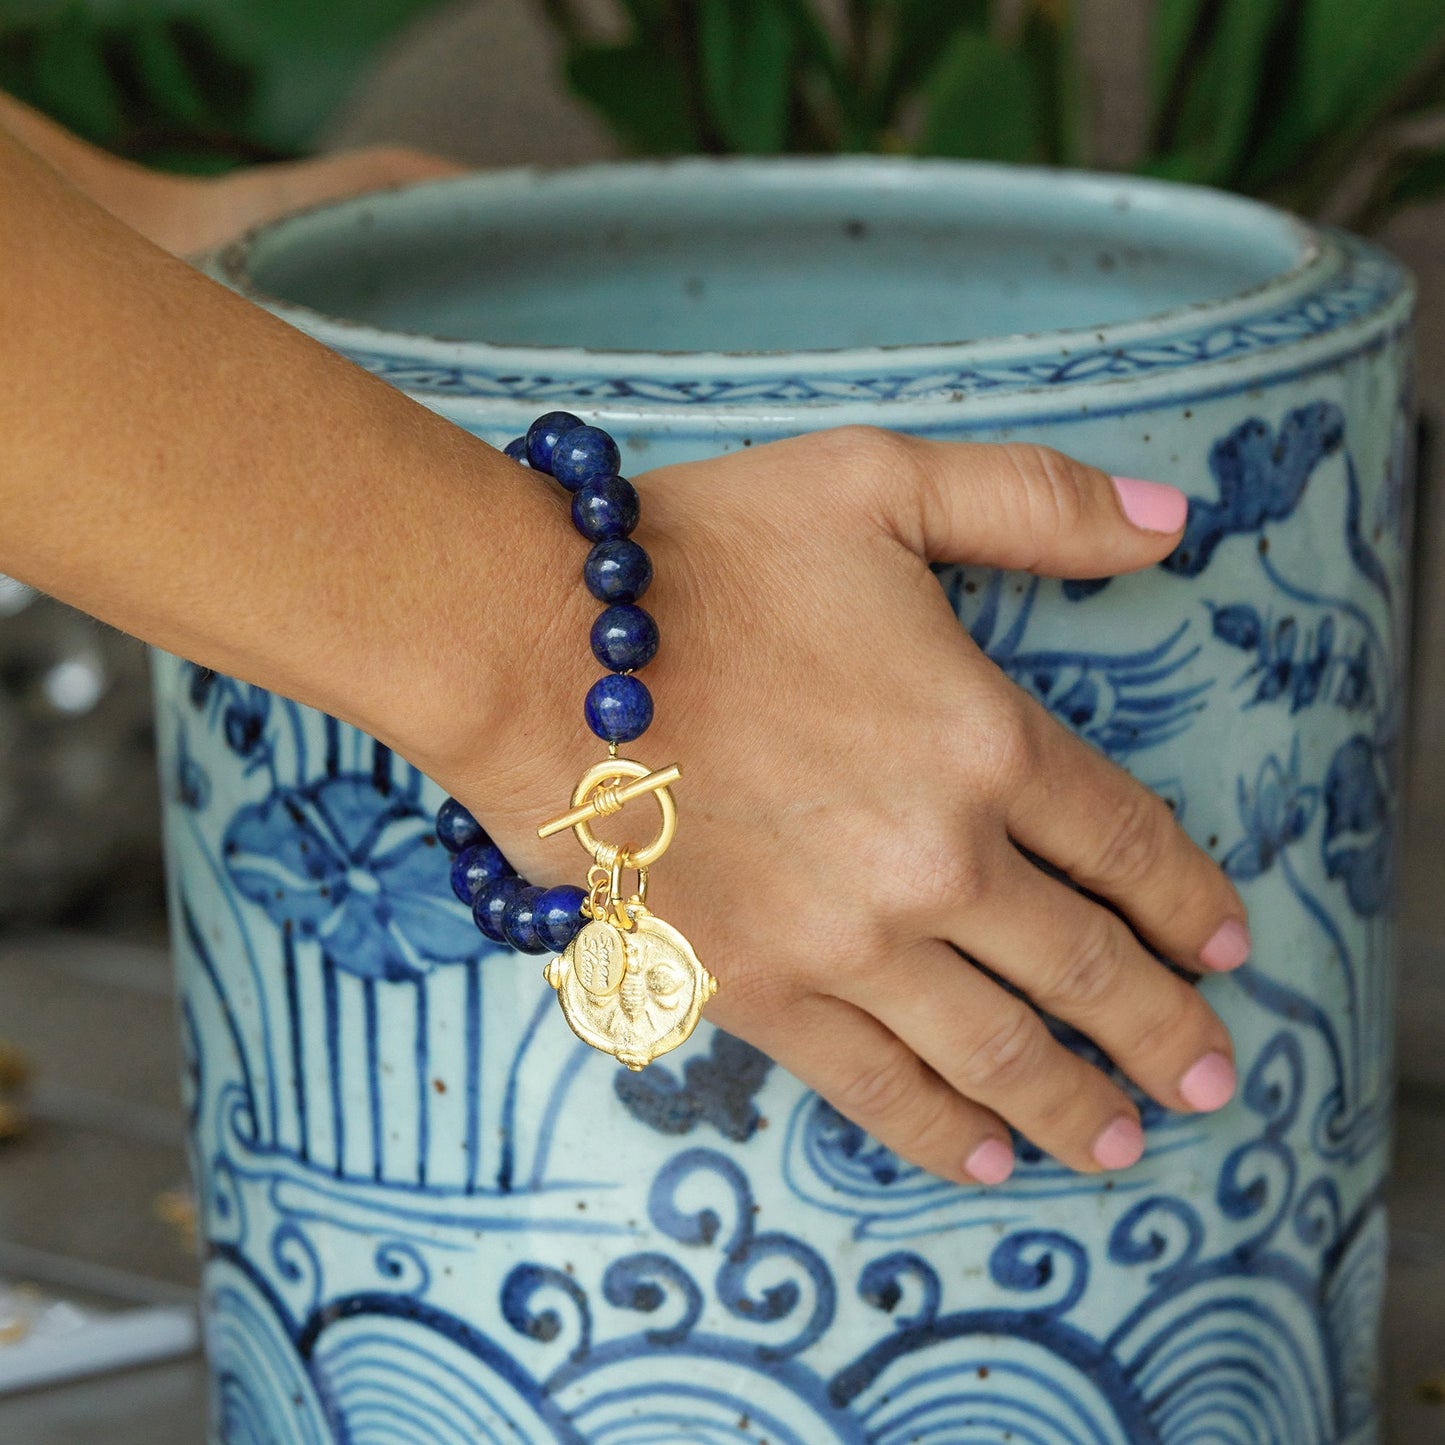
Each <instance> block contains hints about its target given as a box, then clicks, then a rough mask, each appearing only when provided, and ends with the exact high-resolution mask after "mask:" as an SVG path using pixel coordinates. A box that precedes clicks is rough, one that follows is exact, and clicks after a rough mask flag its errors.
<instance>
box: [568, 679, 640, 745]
mask: <svg viewBox="0 0 1445 1445" xmlns="http://www.w3.org/2000/svg"><path fill="white" fill-rule="evenodd" d="M582 711H583V713H584V714H585V715H586V718H587V726H588V727H589V728H591V729H592V731H593V732H594V733H596V734H597V736H598V737H599V738H601V739H602V741H603V742H605V743H626V742H631V741H632V739H633V738H636V737H641V736H642V734H643V733H645V732H646V731H647V728H648V725H649V724H650V723H651V722H652V694H651V693H650V692H648V690H647V684H646V683H645V682H643V681H642V679H641V678H640V677H633V676H632V674H631V673H625V672H609V673H608V674H607V676H606V677H599V678H598V679H597V681H596V682H594V683H593V684H592V686H591V687H589V688H588V689H587V697H586V699H585V700H584V701H583V704H582Z"/></svg>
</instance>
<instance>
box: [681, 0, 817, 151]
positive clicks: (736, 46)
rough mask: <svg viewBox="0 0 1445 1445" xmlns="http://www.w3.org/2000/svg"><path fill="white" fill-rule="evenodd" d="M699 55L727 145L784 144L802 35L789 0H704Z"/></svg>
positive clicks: (772, 147) (765, 147)
mask: <svg viewBox="0 0 1445 1445" xmlns="http://www.w3.org/2000/svg"><path fill="white" fill-rule="evenodd" d="M697 19H698V31H697V35H698V56H699V63H700V69H701V72H702V89H703V96H704V98H705V100H706V102H707V108H708V115H709V118H710V119H711V121H712V123H713V126H714V128H715V129H716V130H717V133H718V135H719V136H720V137H721V138H722V140H723V142H724V143H725V144H726V146H727V148H728V149H729V150H732V151H739V152H742V153H745V154H757V155H768V154H775V153H776V152H778V151H780V150H782V149H783V147H784V144H785V143H786V141H787V135H788V101H789V95H790V92H791V89H792V62H793V56H794V54H795V52H796V50H797V42H798V36H797V33H796V31H795V30H794V28H793V22H792V16H791V15H790V13H789V7H788V6H787V4H786V3H785V0H701V3H700V4H699V5H698V11H697Z"/></svg>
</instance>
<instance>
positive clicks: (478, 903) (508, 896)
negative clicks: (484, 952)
mask: <svg viewBox="0 0 1445 1445" xmlns="http://www.w3.org/2000/svg"><path fill="white" fill-rule="evenodd" d="M526 886H527V880H526V879H525V878H519V877H518V876H517V875H516V874H515V873H508V874H507V875H506V876H505V877H502V878H493V879H492V881H491V882H490V883H484V884H483V885H482V886H481V888H480V890H479V891H478V893H477V896H476V897H475V898H474V899H472V921H473V922H474V923H475V924H476V925H477V927H478V928H480V929H481V930H482V932H483V933H485V934H486V936H487V937H488V938H490V939H491V940H492V942H493V943H506V942H507V941H508V940H507V935H506V934H505V933H503V932H502V917H503V915H504V914H505V913H506V911H507V905H508V904H509V903H510V902H511V901H512V899H513V898H514V897H516V895H517V894H518V893H520V892H521V890H522V889H523V888H525V887H526Z"/></svg>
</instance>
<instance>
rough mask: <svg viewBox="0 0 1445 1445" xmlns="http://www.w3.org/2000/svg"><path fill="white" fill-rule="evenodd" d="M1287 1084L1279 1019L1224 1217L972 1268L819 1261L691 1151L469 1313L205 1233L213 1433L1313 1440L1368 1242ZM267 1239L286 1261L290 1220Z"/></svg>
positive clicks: (1144, 1213) (982, 1253) (1007, 1235)
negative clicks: (222, 1415)
mask: <svg viewBox="0 0 1445 1445" xmlns="http://www.w3.org/2000/svg"><path fill="white" fill-rule="evenodd" d="M1306 1093H1307V1089H1306V1079H1305V1065H1304V1053H1303V1050H1302V1049H1301V1047H1300V1045H1299V1042H1298V1040H1297V1039H1296V1037H1295V1036H1294V1035H1293V1034H1292V1033H1291V1032H1289V1031H1282V1032H1280V1033H1278V1034H1276V1035H1275V1036H1274V1038H1273V1039H1272V1040H1271V1041H1270V1042H1269V1043H1268V1044H1267V1045H1266V1047H1265V1048H1264V1049H1263V1051H1262V1052H1261V1054H1260V1056H1259V1058H1258V1059H1257V1061H1256V1062H1255V1064H1254V1066H1253V1067H1252V1068H1251V1069H1250V1071H1249V1073H1248V1076H1247V1078H1246V1081H1245V1085H1244V1090H1243V1098H1244V1107H1245V1108H1247V1109H1248V1110H1249V1111H1250V1112H1251V1113H1252V1114H1253V1115H1254V1116H1255V1118H1256V1119H1257V1121H1258V1126H1257V1131H1256V1133H1255V1134H1254V1135H1253V1136H1252V1137H1250V1138H1247V1139H1246V1140H1245V1141H1244V1142H1242V1143H1240V1144H1239V1145H1237V1146H1236V1147H1235V1148H1234V1149H1233V1150H1232V1151H1230V1153H1229V1154H1228V1155H1227V1156H1226V1157H1225V1159H1224V1161H1223V1163H1222V1166H1221V1168H1220V1173H1219V1177H1218V1181H1217V1187H1216V1198H1217V1201H1218V1205H1219V1207H1220V1210H1221V1212H1222V1215H1223V1216H1224V1218H1225V1219H1226V1221H1228V1223H1229V1224H1230V1226H1231V1227H1232V1228H1231V1230H1230V1231H1229V1232H1228V1233H1226V1234H1224V1235H1221V1234H1220V1232H1219V1231H1218V1230H1217V1229H1215V1228H1214V1227H1212V1226H1211V1225H1210V1224H1208V1223H1207V1222H1206V1220H1205V1218H1204V1217H1203V1216H1202V1215H1201V1214H1200V1212H1199V1210H1198V1208H1197V1207H1196V1206H1195V1205H1194V1204H1192V1203H1190V1202H1187V1201H1185V1200H1183V1199H1181V1198H1178V1197H1176V1196H1172V1195H1168V1194H1150V1195H1146V1196H1144V1197H1141V1198H1138V1199H1136V1200H1135V1201H1133V1202H1132V1203H1131V1204H1130V1205H1129V1206H1128V1207H1127V1208H1126V1209H1124V1210H1123V1211H1122V1212H1120V1213H1119V1214H1118V1215H1117V1217H1116V1218H1115V1219H1114V1222H1113V1223H1112V1225H1111V1226H1110V1228H1109V1229H1108V1231H1107V1232H1106V1234H1105V1235H1104V1236H1103V1238H1102V1239H1100V1240H1099V1241H1098V1242H1097V1243H1093V1242H1090V1241H1088V1240H1087V1239H1086V1238H1085V1237H1083V1236H1076V1235H1074V1234H1073V1233H1071V1232H1069V1231H1068V1230H1062V1229H1047V1228H1039V1227H1034V1226H1024V1227H1019V1226H1017V1225H1014V1226H1010V1225H1008V1224H1007V1223H1006V1222H1005V1223H1004V1224H1003V1228H1002V1229H1001V1231H1000V1233H999V1235H998V1237H997V1238H993V1237H992V1235H990V1237H989V1238H984V1239H982V1240H981V1241H980V1245H979V1255H978V1257H979V1259H980V1261H981V1264H982V1274H983V1277H982V1279H974V1278H972V1277H970V1276H971V1274H972V1272H971V1271H970V1272H969V1274H967V1275H964V1276H963V1277H960V1275H959V1274H958V1273H956V1272H950V1274H949V1275H947V1276H944V1275H941V1274H940V1272H939V1269H938V1267H937V1266H936V1265H935V1264H934V1263H933V1262H931V1261H930V1260H929V1259H928V1258H926V1257H925V1256H924V1255H922V1254H919V1253H916V1252H914V1251H912V1250H909V1249H904V1248H896V1247H885V1248H884V1250H883V1251H882V1252H876V1253H873V1254H872V1255H871V1256H866V1257H864V1258H862V1259H861V1260H859V1261H858V1262H856V1263H853V1262H850V1263H848V1264H847V1265H846V1266H844V1265H843V1262H842V1260H841V1258H840V1259H838V1260H835V1261H833V1262H830V1261H828V1260H825V1259H824V1257H823V1256H822V1255H821V1254H820V1253H819V1252H818V1251H817V1250H816V1249H815V1248H814V1247H813V1246H812V1244H810V1243H809V1242H808V1241H807V1240H805V1239H804V1238H802V1237H801V1236H800V1235H799V1234H796V1233H792V1232H789V1231H788V1230H787V1229H778V1228H775V1227H774V1226H773V1224H772V1222H771V1221H770V1220H768V1219H767V1218H766V1216H765V1214H764V1213H762V1212H760V1210H759V1207H758V1198H757V1196H756V1194H755V1192H754V1189H753V1186H752V1183H751V1181H750V1179H749V1177H748V1174H747V1172H746V1171H745V1170H744V1168H743V1167H742V1166H741V1165H740V1164H739V1163H738V1162H736V1161H735V1160H734V1159H733V1158H731V1157H729V1156H728V1155H726V1154H723V1153H721V1152H719V1151H716V1150H713V1149H709V1148H689V1149H685V1150H683V1151H681V1152H679V1153H678V1154H676V1155H674V1156H673V1157H672V1158H670V1159H668V1160H667V1161H666V1162H665V1163H663V1164H662V1165H661V1167H660V1168H659V1169H658V1170H657V1172H656V1173H655V1175H654V1177H653V1180H652V1184H651V1187H650V1190H649V1195H648V1204H647V1209H648V1215H649V1219H650V1223H651V1225H652V1227H653V1236H652V1238H653V1239H654V1240H655V1241H656V1245H655V1247H651V1248H648V1249H644V1250H639V1251H637V1252H635V1253H632V1254H619V1255H616V1256H614V1257H613V1258H611V1259H610V1260H609V1261H607V1262H606V1263H605V1264H599V1266H598V1268H599V1270H600V1275H599V1276H597V1277H592V1276H590V1275H586V1274H585V1272H584V1273H573V1272H571V1271H569V1270H564V1269H562V1268H559V1267H558V1266H557V1265H556V1264H555V1263H554V1262H552V1261H551V1260H548V1261H545V1262H544V1261H535V1260H529V1259H525V1258H524V1259H522V1260H520V1261H518V1262H516V1263H514V1264H512V1265H511V1266H510V1267H508V1268H507V1269H506V1270H505V1273H504V1274H502V1276H501V1278H500V1280H499V1283H498V1285H497V1299H496V1306H495V1311H494V1312H492V1313H489V1315H488V1318H489V1319H492V1320H494V1323H493V1324H492V1325H491V1326H490V1328H489V1329H482V1328H479V1327H478V1325H477V1324H476V1323H474V1322H471V1321H468V1320H464V1319H462V1318H460V1317H458V1316H457V1315H456V1313H455V1312H454V1311H453V1310H450V1309H448V1308H447V1307H446V1306H445V1305H444V1304H442V1303H441V1302H439V1301H438V1300H437V1299H436V1298H435V1297H434V1291H433V1288H432V1280H433V1275H432V1272H431V1271H429V1270H428V1268H427V1267H426V1265H425V1264H424V1263H423V1262H422V1259H421V1255H422V1253H423V1250H422V1249H421V1248H419V1247H418V1248H414V1249H410V1250H408V1251H403V1249H402V1247H400V1246H383V1247H382V1248H380V1249H378V1251H377V1266H378V1273H379V1275H381V1276H383V1277H384V1276H386V1275H387V1274H388V1273H389V1272H390V1273H395V1272H404V1273H405V1274H406V1276H407V1279H406V1281H405V1285H404V1286H396V1287H391V1288H378V1287H369V1288H361V1289H356V1288H350V1289H348V1290H346V1291H345V1292H344V1293H341V1294H338V1295H333V1296H326V1297H323V1298H319V1299H318V1298H316V1297H314V1296H313V1297H307V1298H304V1299H300V1300H299V1302H297V1301H293V1300H290V1299H288V1298H286V1297H285V1296H284V1295H283V1293H282V1292H281V1291H279V1290H278V1289H277V1287H276V1284H275V1281H274V1274H275V1272H274V1271H272V1272H270V1273H269V1274H268V1272H267V1271H266V1270H265V1269H264V1268H262V1267H261V1266H259V1265H258V1263H257V1262H256V1261H255V1260H254V1259H251V1258H249V1257H248V1256H247V1255H246V1254H245V1252H243V1251H241V1250H238V1249H237V1248H235V1247H234V1246H233V1245H229V1244H224V1243H213V1245H212V1246H211V1251H210V1253H211V1263H210V1265H209V1266H208V1269H207V1289H208V1296H209V1302H210V1311H211V1316H212V1320H213V1346H212V1348H213V1368H215V1370H216V1371H217V1375H218V1378H219V1379H220V1380H221V1381H222V1382H223V1386H224V1388H222V1390H221V1391H220V1398H221V1402H222V1408H223V1410H225V1411H227V1412H229V1418H230V1419H231V1421H232V1422H233V1424H232V1427H231V1428H232V1434H229V1435H227V1436H226V1437H225V1438H227V1439H228V1440H229V1439H232V1438H237V1439H256V1440H258V1441H259V1440H262V1439H267V1438H277V1439H282V1438H284V1439H293V1438H296V1439H309V1440H316V1441H318V1442H332V1441H338V1442H339V1441H345V1440H350V1439H355V1438H362V1437H364V1438H367V1439H374V1440H383V1441H389V1440H396V1441H401V1440H409V1439H416V1438H428V1439H437V1440H451V1439H456V1440H458V1441H461V1440H478V1439H480V1440H492V1439H497V1440H503V1439H506V1440H523V1441H528V1442H536V1445H548V1442H558V1441H562V1442H573V1445H616V1442H619V1441H622V1442H632V1441H636V1442H643V1441H662V1440H667V1441H668V1442H669V1445H692V1442H705V1445H713V1442H726V1445H733V1442H736V1445H757V1442H758V1441H759V1440H760V1439H766V1440H768V1441H770V1442H787V1441H791V1442H795V1445H829V1442H834V1445H904V1442H911V1441H917V1440H920V1439H923V1440H934V1439H936V1440H940V1441H942V1440H954V1439H972V1438H995V1437H996V1436H998V1434H999V1432H1008V1431H1013V1432H1014V1434H1015V1438H1019V1439H1025V1440H1037V1441H1045V1442H1056V1445H1098V1442H1105V1445H1115V1442H1117V1445H1190V1442H1194V1441H1199V1440H1207V1439H1249V1440H1254V1441H1258V1442H1261V1445H1335V1442H1338V1441H1339V1440H1341V1439H1345V1438H1347V1437H1348V1435H1349V1434H1350V1433H1351V1432H1352V1431H1354V1430H1356V1429H1358V1428H1360V1427H1361V1426H1363V1425H1364V1424H1365V1423H1367V1421H1368V1419H1369V1411H1370V1409H1371V1400H1370V1395H1369V1390H1368V1388H1367V1382H1365V1381H1364V1380H1363V1377H1362V1375H1361V1370H1362V1368H1363V1365H1362V1361H1367V1360H1368V1359H1369V1343H1370V1341H1371V1340H1372V1338H1373V1333H1374V1330H1375V1327H1376V1320H1377V1315H1378V1310H1379V1303H1380V1297H1381V1289H1382V1285H1383V1257H1384V1236H1383V1230H1382V1228H1381V1225H1380V1221H1381V1210H1380V1204H1379V1200H1378V1198H1377V1197H1376V1196H1374V1195H1371V1196H1370V1197H1369V1198H1367V1199H1366V1200H1365V1201H1364V1202H1363V1203H1362V1204H1361V1205H1360V1206H1359V1207H1358V1208H1357V1209H1356V1210H1355V1211H1354V1213H1353V1214H1352V1215H1351V1216H1350V1217H1349V1218H1343V1217H1341V1215H1340V1212H1339V1209H1338V1199H1337V1197H1336V1196H1335V1193H1334V1185H1333V1182H1332V1180H1331V1178H1330V1176H1329V1173H1328V1170H1327V1169H1326V1171H1325V1172H1323V1173H1319V1174H1315V1175H1313V1176H1311V1177H1306V1171H1305V1170H1304V1169H1303V1168H1302V1167H1301V1165H1300V1161H1299V1160H1298V1159H1297V1158H1296V1156H1295V1155H1294V1153H1293V1152H1292V1151H1291V1149H1290V1148H1289V1147H1288V1144H1287V1135H1288V1133H1289V1130H1290V1128H1291V1126H1292V1125H1293V1123H1294V1121H1295V1119H1296V1117H1297V1116H1298V1113H1299V1110H1300V1108H1301V1105H1302V1100H1303V1099H1304V1097H1305V1095H1306ZM275 1249H276V1252H277V1253H278V1256H279V1257H281V1258H282V1259H283V1262H284V1261H285V1259H287V1258H289V1256H288V1255H287V1254H284V1253H283V1251H293V1250H294V1251H297V1252H298V1253H299V1254H300V1255H301V1256H302V1257H303V1258H304V1257H305V1255H306V1250H305V1249H304V1248H302V1247H301V1245H300V1235H299V1234H298V1233H296V1232H294V1231H293V1232H290V1233H287V1234H286V1235H285V1237H284V1239H282V1240H281V1241H280V1242H279V1243H277V1244H276V1245H275ZM403 1253H405V1264H404V1266H398V1268H397V1270H392V1269H391V1267H390V1261H391V1259H392V1258H393V1257H394V1256H396V1257H400V1256H401V1255H402V1254H403ZM845 1267H846V1269H847V1270H848V1271H849V1274H848V1277H847V1283H846V1291H845V1280H844V1278H842V1277H840V1271H841V1270H842V1269H843V1268H845ZM309 1268H310V1263H309V1260H307V1261H306V1262H305V1263H303V1264H301V1265H299V1266H297V1269H296V1272H305V1271H306V1270H308V1269H309ZM1110 1271H1117V1272H1122V1273H1124V1274H1126V1275H1136V1276H1138V1280H1137V1287H1136V1288H1135V1289H1133V1290H1131V1291H1127V1292H1122V1293H1121V1294H1120V1295H1119V1296H1118V1297H1117V1298H1118V1299H1119V1300H1120V1301H1121V1303H1120V1304H1118V1305H1117V1306H1116V1307H1115V1309H1114V1310H1113V1312H1112V1314H1111V1313H1110V1312H1109V1311H1103V1312H1101V1311H1100V1309H1099V1308H1098V1302H1097V1301H1094V1300H1093V1297H1092V1290H1091V1286H1092V1283H1093V1281H1094V1279H1095V1277H1096V1275H1098V1274H1100V1273H1101V1272H1102V1273H1105V1274H1107V1273H1109V1272H1110ZM1321 1280H1323V1283H1321ZM846 1292H851V1294H852V1295H853V1296H854V1297H855V1298H856V1299H857V1301H858V1303H859V1304H860V1305H861V1306H862V1308H863V1309H864V1310H865V1311H866V1312H867V1316H868V1317H871V1319H872V1320H873V1322H874V1323H873V1326H872V1330H871V1338H870V1339H869V1340H868V1342H867V1343H866V1344H865V1345H863V1346H862V1347H861V1348H856V1347H855V1348H854V1350H853V1352H852V1353H851V1355H849V1356H847V1357H845V1358H843V1359H841V1360H839V1359H837V1358H836V1351H835V1350H830V1348H829V1330H830V1326H831V1324H832V1322H833V1320H834V1317H835V1312H836V1311H837V1310H838V1309H839V1308H840V1307H841V1305H842V1303H843V1301H844V1298H845V1293H846ZM233 1352H234V1354H235V1356H236V1357H237V1358H236V1359H235V1360H233V1359H232V1354H233ZM724 1365H725V1366H726V1368H725V1369H720V1368H719V1367H720V1366H724ZM288 1421H289V1422H291V1423H290V1424H289V1425H287V1427H286V1433H277V1434H275V1435H274V1436H267V1435H266V1434H265V1431H266V1430H267V1429H270V1430H273V1431H277V1430H278V1428H279V1426H280V1425H281V1424H282V1423H283V1422H288ZM242 1427H244V1428H242ZM422 1429H425V1432H426V1433H425V1435H424V1436H418V1435H417V1434H415V1433H411V1434H409V1433H408V1432H409V1431H410V1432H416V1431H418V1430H422ZM247 1430H249V1431H250V1432H251V1433H250V1434H246V1433H245V1431H247ZM970 1432H972V1433H970ZM979 1432H984V1433H983V1434H980V1433H979ZM988 1432H993V1434H989V1433H988Z"/></svg>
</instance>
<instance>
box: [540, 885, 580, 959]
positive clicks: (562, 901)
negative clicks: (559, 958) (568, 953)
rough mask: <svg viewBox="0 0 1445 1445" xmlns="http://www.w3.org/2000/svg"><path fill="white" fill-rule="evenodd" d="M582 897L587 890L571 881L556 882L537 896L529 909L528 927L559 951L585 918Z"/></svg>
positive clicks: (570, 939)
mask: <svg viewBox="0 0 1445 1445" xmlns="http://www.w3.org/2000/svg"><path fill="white" fill-rule="evenodd" d="M586 900H587V890H586V889H585V888H579V887H578V886H577V885H576V884H575V883H560V884H558V885H557V887H555V888H549V889H547V890H546V892H544V893H543V894H542V896H541V897H540V898H539V899H538V900H537V903H536V906H535V907H534V908H533V910H532V927H533V928H534V929H535V930H536V933H537V937H538V938H539V939H541V940H542V942H543V943H545V944H546V945H547V947H548V948H549V949H550V950H551V951H552V952H553V953H561V952H562V950H563V949H564V948H566V947H567V945H568V944H569V943H571V942H572V940H573V939H574V938H576V937H577V935H578V934H579V933H580V932H581V931H582V925H583V924H584V923H586V922H587V920H586V919H585V918H584V917H583V916H582V905H583V903H584V902H586Z"/></svg>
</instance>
